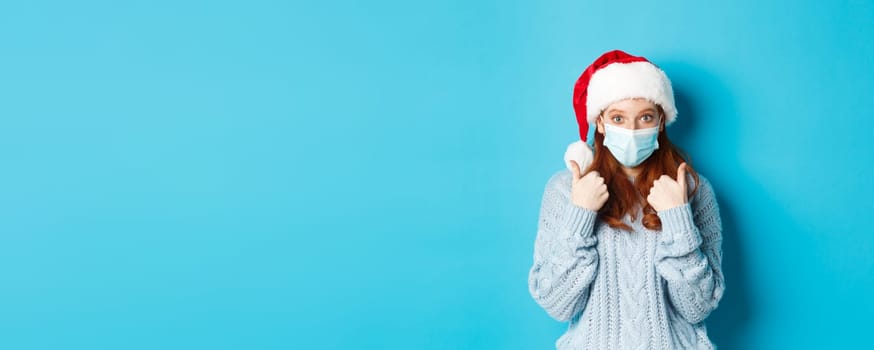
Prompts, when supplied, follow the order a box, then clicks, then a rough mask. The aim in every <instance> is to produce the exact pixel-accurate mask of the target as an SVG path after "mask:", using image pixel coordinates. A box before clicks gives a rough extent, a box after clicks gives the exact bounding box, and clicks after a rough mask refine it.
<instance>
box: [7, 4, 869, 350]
mask: <svg viewBox="0 0 874 350" xmlns="http://www.w3.org/2000/svg"><path fill="white" fill-rule="evenodd" d="M872 37H874V4H872V2H871V1H828V2H826V1H819V2H813V1H810V2H808V3H807V4H803V3H799V2H788V1H782V2H774V3H763V2H761V1H753V0H741V1H732V2H722V3H713V4H702V3H700V2H697V1H679V2H678V1H662V2H648V1H633V2H630V3H625V2H623V3H616V4H610V3H605V2H591V3H584V2H571V1H564V2H562V1H537V2H523V1H485V2H482V1H480V2H470V1H461V0H456V1H441V2H434V1H429V2H419V3H413V2H405V1H396V2H389V1H357V2H356V1H325V2H319V3H304V2H296V3H285V2H279V1H275V2H271V1H245V2H244V1H240V2H237V3H231V2H217V1H188V2H185V3H181V2H177V1H162V2H147V1H131V2H124V3H122V2H116V1H86V2H60V1H56V2H44V1H29V2H26V3H19V4H14V3H4V4H3V5H0V43H2V55H0V161H2V164H0V169H2V171H0V203H2V204H0V279H2V283H0V285H2V287H0V348H3V349H196V348H200V349H340V348H344V349H345V348H355V349H377V348H380V349H549V348H553V347H554V341H555V339H557V338H558V336H559V335H560V334H561V333H562V332H563V331H564V329H565V327H566V324H564V323H560V322H557V321H555V320H552V319H551V318H549V317H548V316H547V314H546V313H545V312H544V311H543V310H542V309H540V308H539V307H538V306H537V305H536V304H535V303H534V301H533V300H532V299H531V297H530V295H529V294H528V290H527V274H528V269H529V267H530V264H531V263H532V258H533V255H532V254H533V242H534V238H535V233H536V232H535V230H536V223H537V213H538V208H539V204H540V196H541V194H542V190H543V186H544V184H545V182H546V180H547V179H548V178H549V176H550V175H551V174H553V173H554V172H555V171H558V170H560V169H562V167H563V166H564V165H563V162H562V155H563V153H564V150H565V147H566V145H567V144H568V143H570V142H571V141H573V140H574V138H575V137H577V135H576V124H575V120H574V117H573V111H572V107H571V91H572V87H573V83H574V81H575V80H576V78H577V77H578V75H579V74H580V72H581V71H582V70H583V69H585V67H586V66H587V65H588V64H589V63H591V61H592V60H594V59H595V58H596V57H597V56H598V55H599V54H600V53H602V52H604V51H607V50H611V49H617V48H618V49H622V50H625V51H628V52H629V53H632V54H636V55H643V56H646V57H647V58H649V59H651V60H652V61H653V62H655V63H656V64H658V65H660V66H661V67H662V68H663V69H664V70H665V71H666V72H667V73H668V75H669V76H670V77H671V79H672V80H673V83H674V87H675V90H676V93H677V104H678V107H679V115H678V119H677V123H676V124H674V125H672V126H671V128H670V129H669V132H670V134H671V135H672V137H673V139H674V140H675V142H676V143H678V144H679V145H680V146H681V147H683V148H684V149H686V150H687V151H688V152H689V153H690V155H691V157H692V164H693V165H694V166H695V167H696V169H698V171H700V172H701V174H704V175H705V176H707V177H708V178H709V179H711V181H712V183H713V184H714V187H715V188H716V193H717V196H718V199H719V201H720V205H721V208H722V215H723V221H724V226H725V231H724V237H725V238H724V239H725V240H724V250H725V253H724V254H725V255H724V269H725V275H726V283H727V289H726V294H725V297H724V299H723V301H722V302H721V304H720V307H719V308H718V309H717V310H716V311H715V312H714V313H713V314H712V315H711V317H710V318H709V319H708V320H707V323H708V327H709V329H710V334H711V337H712V338H713V340H714V341H715V343H716V344H717V346H719V347H720V348H721V349H778V348H781V349H801V348H806V349H816V348H821V347H826V346H827V345H831V346H832V348H840V347H841V346H845V347H851V346H854V345H860V344H862V343H863V341H864V342H867V340H869V339H870V319H871V318H870V316H871V315H872V314H874V302H872V299H871V298H872V287H874V280H872V276H874V259H872V253H874V249H872V246H874V235H872V231H874V230H872V226H874V205H872V200H871V199H872V198H874V186H872V182H871V177H870V174H871V172H872V170H874V163H872V161H874V147H872V145H871V144H870V143H871V140H872V138H871V133H872V130H874V129H872V127H874V126H872V123H871V121H872V117H871V116H872V111H871V108H869V106H868V105H869V104H870V103H871V101H872V97H874V96H872V91H874V68H872V67H874V66H872V65H871V64H870V63H869V62H868V61H869V60H870V59H871V58H872V57H874V40H872V39H871V38H872Z"/></svg>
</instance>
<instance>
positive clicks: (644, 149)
mask: <svg viewBox="0 0 874 350" xmlns="http://www.w3.org/2000/svg"><path fill="white" fill-rule="evenodd" d="M604 132H605V133H604V146H606V147H607V149H609V150H610V153H613V157H615V158H616V160H618V161H619V163H622V165H624V166H626V167H629V168H633V167H635V166H637V165H639V164H640V163H643V161H644V160H646V159H647V158H649V156H650V155H651V154H652V152H653V151H655V150H657V149H659V141H658V137H659V127H658V126H657V127H654V128H648V129H637V130H631V129H626V128H622V127H618V126H614V125H610V124H607V123H604Z"/></svg>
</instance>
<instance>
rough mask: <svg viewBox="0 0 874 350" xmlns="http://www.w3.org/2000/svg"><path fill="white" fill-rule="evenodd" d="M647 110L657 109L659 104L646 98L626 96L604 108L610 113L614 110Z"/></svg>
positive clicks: (631, 111)
mask: <svg viewBox="0 0 874 350" xmlns="http://www.w3.org/2000/svg"><path fill="white" fill-rule="evenodd" d="M646 110H651V111H657V110H658V105H657V104H655V103H652V102H650V101H649V100H647V99H645V98H626V99H624V100H619V101H616V102H613V103H611V104H610V105H609V106H607V108H606V109H604V111H605V112H608V113H609V112H613V111H616V112H626V113H638V112H643V111H646Z"/></svg>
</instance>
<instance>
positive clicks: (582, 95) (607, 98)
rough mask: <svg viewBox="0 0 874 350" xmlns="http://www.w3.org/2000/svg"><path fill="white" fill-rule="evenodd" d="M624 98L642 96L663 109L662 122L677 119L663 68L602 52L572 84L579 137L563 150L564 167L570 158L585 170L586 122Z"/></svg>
mask: <svg viewBox="0 0 874 350" xmlns="http://www.w3.org/2000/svg"><path fill="white" fill-rule="evenodd" d="M626 98H646V99H648V100H650V101H651V102H653V103H656V104H658V105H660V106H661V107H662V109H663V110H664V112H665V117H666V119H665V125H670V124H671V123H673V122H674V120H676V119H677V107H676V106H675V105H674V91H673V89H672V88H671V81H670V80H669V79H668V76H667V75H666V74H665V72H664V71H662V70H661V69H660V68H659V67H658V66H656V65H655V64H653V63H652V62H650V61H649V60H647V59H646V58H644V57H640V56H632V55H630V54H628V53H626V52H624V51H621V50H612V51H608V52H605V53H604V54H602V55H601V57H598V59H596V60H595V62H592V64H591V65H589V67H587V68H586V70H585V71H583V74H582V75H580V77H579V79H577V83H576V85H575V86H574V100H573V103H574V112H575V113H576V116H577V124H578V125H579V130H580V139H579V140H577V141H574V142H572V143H571V144H570V145H568V147H567V150H566V151H565V154H564V162H565V165H566V166H567V167H568V169H572V168H571V163H570V160H575V161H576V162H577V164H579V165H580V170H581V171H585V169H586V167H587V166H588V165H589V164H590V163H591V162H592V158H593V153H592V148H591V146H589V144H588V143H586V138H587V135H588V134H589V123H594V122H595V119H597V118H598V115H599V114H600V113H601V111H603V110H604V109H605V108H607V106H609V105H610V104H612V103H613V102H616V101H619V100H623V99H626Z"/></svg>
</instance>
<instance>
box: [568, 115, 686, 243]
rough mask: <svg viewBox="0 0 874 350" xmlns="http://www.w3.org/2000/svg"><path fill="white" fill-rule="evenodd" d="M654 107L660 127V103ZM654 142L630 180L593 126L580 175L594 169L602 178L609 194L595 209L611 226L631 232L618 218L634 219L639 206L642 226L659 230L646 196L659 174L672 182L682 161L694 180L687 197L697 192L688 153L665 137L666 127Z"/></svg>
mask: <svg viewBox="0 0 874 350" xmlns="http://www.w3.org/2000/svg"><path fill="white" fill-rule="evenodd" d="M657 106H658V105H657ZM658 110H659V114H660V115H661V116H662V118H661V121H660V126H662V125H664V124H665V118H664V110H663V109H662V107H661V106H658ZM658 142H659V149H657V150H655V151H654V152H653V153H652V154H651V155H650V156H649V158H647V159H646V160H644V161H643V163H641V166H643V169H642V171H641V172H640V174H638V175H637V177H636V178H635V181H634V182H633V183H632V182H631V181H630V180H629V179H628V177H627V176H626V175H625V172H623V171H622V164H620V163H619V161H617V160H616V158H615V157H613V154H612V153H610V150H609V149H607V147H605V146H604V134H602V133H600V132H598V131H597V129H596V131H595V156H594V159H593V160H592V163H591V164H589V166H588V167H586V170H585V171H584V172H583V174H586V173H588V172H590V171H593V170H596V171H598V173H599V174H600V175H601V177H603V178H604V183H605V184H606V185H607V190H608V191H609V193H610V197H609V198H608V199H607V202H606V203H604V206H603V207H601V209H600V210H598V218H599V219H601V220H603V221H604V222H606V223H607V224H608V225H610V226H611V227H614V228H620V229H624V230H628V231H632V229H631V227H630V226H628V225H627V224H625V223H624V222H622V218H623V217H624V216H625V215H626V214H627V215H630V216H631V220H632V221H634V220H636V219H637V214H638V208H643V214H644V215H643V220H642V222H643V226H644V227H646V228H648V229H650V230H654V231H661V229H662V221H661V219H659V217H658V215H657V213H656V210H655V209H654V208H653V207H652V206H651V205H649V202H647V200H646V197H647V196H649V190H650V189H651V188H652V184H653V182H654V181H655V180H658V178H660V177H661V176H662V175H668V176H670V177H671V178H672V179H674V181H676V180H677V168H678V167H679V166H680V164H681V163H683V162H686V172H687V173H688V174H689V175H691V176H692V178H693V179H694V180H695V188H694V189H693V190H692V194H690V195H689V200H691V198H692V196H693V195H694V194H695V193H696V192H697V191H698V173H697V172H696V171H695V170H694V169H693V168H692V166H691V164H690V162H689V161H688V159H689V156H688V154H687V153H686V152H684V151H683V150H682V149H680V148H679V147H677V146H675V145H674V144H673V143H671V141H670V140H669V139H668V133H667V128H664V129H663V130H662V131H660V132H659V136H658Z"/></svg>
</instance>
